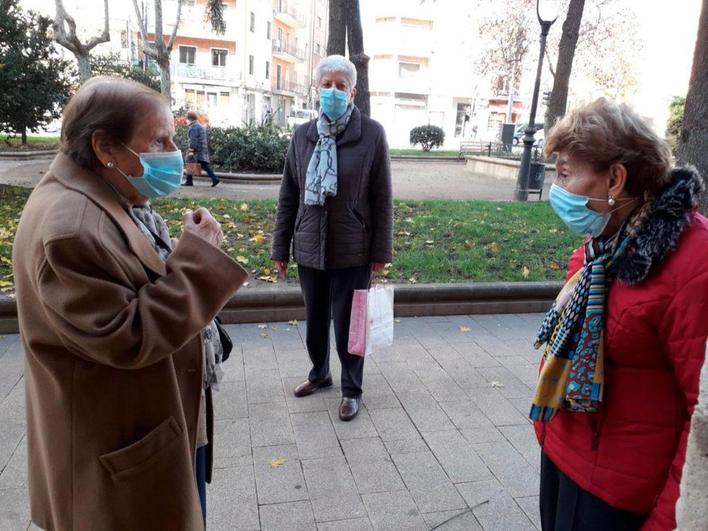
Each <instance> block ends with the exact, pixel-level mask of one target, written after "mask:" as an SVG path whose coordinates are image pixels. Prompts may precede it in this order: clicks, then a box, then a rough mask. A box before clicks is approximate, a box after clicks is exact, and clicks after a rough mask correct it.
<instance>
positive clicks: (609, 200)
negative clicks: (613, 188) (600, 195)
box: [607, 194, 616, 206]
mask: <svg viewBox="0 0 708 531" xmlns="http://www.w3.org/2000/svg"><path fill="white" fill-rule="evenodd" d="M615 202H616V201H615V198H614V197H613V196H612V194H610V197H609V198H608V199H607V204H608V205H610V206H615Z"/></svg>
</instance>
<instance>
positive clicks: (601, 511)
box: [540, 452, 647, 531]
mask: <svg viewBox="0 0 708 531" xmlns="http://www.w3.org/2000/svg"><path fill="white" fill-rule="evenodd" d="M540 505H541V527H542V529H543V531H637V530H638V529H639V528H640V527H642V524H643V523H644V520H646V518H647V517H646V515H642V514H636V513H631V512H629V511H623V510H622V509H617V508H615V507H611V506H610V505H608V504H607V503H605V502H604V501H602V500H601V499H600V498H598V497H597V496H594V495H592V494H590V493H589V492H587V491H585V490H583V489H581V488H580V487H579V486H578V485H577V484H576V483H575V482H574V481H573V480H572V479H570V478H569V477H568V476H566V475H565V474H564V473H563V472H561V471H560V470H558V467H556V465H555V464H554V463H553V461H551V460H550V459H549V458H548V456H547V455H546V454H545V453H543V452H542V453H541V496H540Z"/></svg>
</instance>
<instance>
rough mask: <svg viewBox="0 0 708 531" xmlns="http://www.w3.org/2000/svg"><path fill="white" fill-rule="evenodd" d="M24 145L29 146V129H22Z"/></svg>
mask: <svg viewBox="0 0 708 531" xmlns="http://www.w3.org/2000/svg"><path fill="white" fill-rule="evenodd" d="M22 145H23V146H26V145H27V128H26V127H23V128H22Z"/></svg>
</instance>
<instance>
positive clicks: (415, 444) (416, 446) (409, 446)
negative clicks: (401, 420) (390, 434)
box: [384, 436, 429, 455]
mask: <svg viewBox="0 0 708 531" xmlns="http://www.w3.org/2000/svg"><path fill="white" fill-rule="evenodd" d="M384 446H385V447H386V451H388V453H389V455H393V454H414V453H416V452H425V451H427V450H429V448H428V445H427V444H426V442H425V441H424V440H423V438H422V437H420V436H418V437H416V438H415V439H396V440H393V441H384Z"/></svg>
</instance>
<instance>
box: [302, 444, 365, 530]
mask: <svg viewBox="0 0 708 531" xmlns="http://www.w3.org/2000/svg"><path fill="white" fill-rule="evenodd" d="M302 468H303V472H304V474H305V481H306V483H307V490H308V492H309V493H310V500H311V501H312V509H313V510H314V513H315V520H316V521H317V522H329V521H333V520H348V519H353V518H362V517H365V516H366V511H365V509H364V505H363V504H362V502H361V497H360V496H359V493H358V492H357V489H356V483H355V482H354V478H353V477H352V474H351V471H350V470H349V466H348V465H347V463H346V461H345V460H344V457H328V458H326V459H312V460H309V461H303V462H302Z"/></svg>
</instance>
